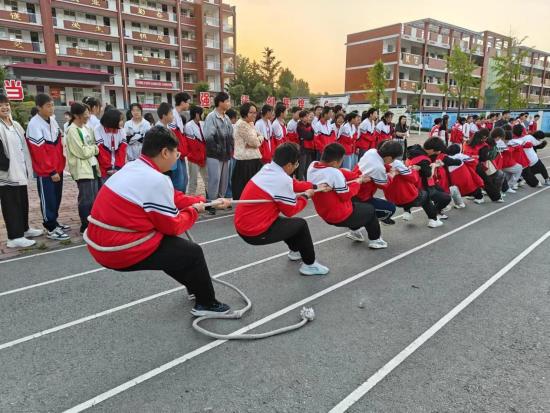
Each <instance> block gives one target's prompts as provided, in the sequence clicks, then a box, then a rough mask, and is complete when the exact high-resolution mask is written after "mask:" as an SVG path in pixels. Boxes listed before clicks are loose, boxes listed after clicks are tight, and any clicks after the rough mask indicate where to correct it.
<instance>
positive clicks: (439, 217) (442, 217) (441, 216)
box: [437, 214, 449, 219]
mask: <svg viewBox="0 0 550 413" xmlns="http://www.w3.org/2000/svg"><path fill="white" fill-rule="evenodd" d="M437 219H449V217H448V216H447V215H445V214H437Z"/></svg>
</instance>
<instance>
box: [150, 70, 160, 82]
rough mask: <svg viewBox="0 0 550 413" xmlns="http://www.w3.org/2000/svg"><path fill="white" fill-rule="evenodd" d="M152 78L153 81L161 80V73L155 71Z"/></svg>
mask: <svg viewBox="0 0 550 413" xmlns="http://www.w3.org/2000/svg"><path fill="white" fill-rule="evenodd" d="M151 77H152V79H153V80H160V72H159V71H157V70H153V72H152V76H151Z"/></svg>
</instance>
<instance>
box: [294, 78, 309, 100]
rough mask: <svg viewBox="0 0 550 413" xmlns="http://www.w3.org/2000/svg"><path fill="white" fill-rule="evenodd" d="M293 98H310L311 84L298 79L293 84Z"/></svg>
mask: <svg viewBox="0 0 550 413" xmlns="http://www.w3.org/2000/svg"><path fill="white" fill-rule="evenodd" d="M290 95H291V97H300V96H309V84H308V83H307V82H306V81H305V80H304V79H296V80H294V82H293V84H292V93H291V94H290Z"/></svg>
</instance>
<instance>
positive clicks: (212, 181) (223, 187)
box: [206, 158, 229, 201]
mask: <svg viewBox="0 0 550 413" xmlns="http://www.w3.org/2000/svg"><path fill="white" fill-rule="evenodd" d="M206 168H207V169H208V186H207V188H208V194H207V195H208V199H209V200H210V201H212V200H214V199H217V198H221V197H224V196H225V192H226V191H227V183H228V181H229V161H219V160H217V159H215V158H206Z"/></svg>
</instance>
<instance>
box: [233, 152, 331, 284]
mask: <svg viewBox="0 0 550 413" xmlns="http://www.w3.org/2000/svg"><path fill="white" fill-rule="evenodd" d="M299 157H300V151H299V148H298V146H297V145H295V144H293V143H284V144H282V145H281V146H279V147H278V148H277V149H276V150H275V154H274V157H273V161H272V162H271V163H268V164H266V165H264V166H263V167H262V169H261V170H260V171H259V172H258V173H257V174H256V175H254V176H253V177H252V179H251V180H250V181H249V182H248V183H247V184H246V186H245V188H244V191H243V192H242V194H241V197H240V199H241V200H249V199H250V200H252V199H254V200H258V199H263V200H266V201H267V202H265V203H250V204H246V203H244V204H238V205H237V208H236V210H235V228H236V230H237V233H238V234H239V235H240V237H241V238H242V239H243V240H244V241H245V242H246V243H248V244H251V245H267V244H274V243H276V242H281V241H283V242H285V243H286V244H287V245H288V248H289V249H290V251H289V253H288V258H289V259H290V260H291V261H299V260H302V261H303V263H302V265H301V267H300V270H299V271H300V273H301V274H302V275H325V274H327V273H328V272H329V269H328V268H327V267H325V266H324V265H321V264H320V263H319V262H317V261H316V259H315V249H314V247H313V241H312V239H311V234H310V232H309V227H308V225H307V222H306V220H305V219H303V218H292V217H293V216H294V215H296V214H297V213H299V212H300V211H302V210H303V209H304V208H305V207H306V206H307V202H308V199H310V198H311V197H312V196H313V194H314V190H313V185H312V184H311V183H309V182H300V181H296V180H293V179H292V178H291V175H292V174H294V172H295V171H296V168H297V167H298V159H299ZM322 188H323V189H328V188H326V187H325V186H323V187H322ZM302 191H304V192H303V193H301V194H299V195H297V194H296V192H302ZM281 214H283V215H284V216H285V217H282V216H280V215H281Z"/></svg>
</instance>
